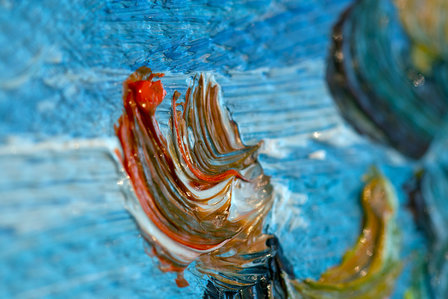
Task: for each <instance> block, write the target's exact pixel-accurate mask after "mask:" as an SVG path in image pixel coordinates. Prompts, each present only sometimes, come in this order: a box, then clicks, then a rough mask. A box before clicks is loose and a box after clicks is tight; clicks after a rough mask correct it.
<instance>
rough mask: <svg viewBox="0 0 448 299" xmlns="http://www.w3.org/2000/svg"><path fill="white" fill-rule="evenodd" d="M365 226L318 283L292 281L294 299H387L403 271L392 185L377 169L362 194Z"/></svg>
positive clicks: (290, 288) (290, 285)
mask: <svg viewBox="0 0 448 299" xmlns="http://www.w3.org/2000/svg"><path fill="white" fill-rule="evenodd" d="M361 201H362V207H363V210H364V214H365V216H364V225H363V228H362V232H361V234H360V236H359V238H358V241H357V242H356V244H355V246H354V247H353V248H352V249H350V250H349V251H347V252H346V254H345V255H344V258H343V260H342V263H341V264H340V265H338V266H336V267H334V268H331V269H329V270H328V271H327V272H325V273H324V274H322V276H321V277H320V279H319V280H318V281H313V280H305V281H297V280H289V279H288V278H286V280H287V281H288V284H289V293H290V296H291V297H292V298H386V297H388V296H389V295H390V293H391V292H392V289H393V286H394V283H395V280H396V278H397V276H398V275H399V273H400V271H401V263H400V261H399V244H398V243H399V242H398V241H397V227H396V224H395V214H396V205H397V201H396V197H395V193H394V191H393V189H392V186H391V185H390V183H389V182H388V181H387V179H386V178H384V177H383V176H382V175H381V174H379V173H378V172H377V171H376V170H375V169H373V170H372V173H371V174H370V177H369V178H368V182H367V184H366V186H365V187H364V190H363V192H362V197H361Z"/></svg>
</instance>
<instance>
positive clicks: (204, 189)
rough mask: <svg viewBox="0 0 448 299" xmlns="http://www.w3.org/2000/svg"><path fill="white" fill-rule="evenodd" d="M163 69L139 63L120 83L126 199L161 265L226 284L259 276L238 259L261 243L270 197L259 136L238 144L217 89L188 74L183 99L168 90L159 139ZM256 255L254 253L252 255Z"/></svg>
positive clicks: (246, 259)
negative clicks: (168, 108) (192, 267)
mask: <svg viewBox="0 0 448 299" xmlns="http://www.w3.org/2000/svg"><path fill="white" fill-rule="evenodd" d="M162 76H163V74H157V73H152V72H151V70H150V69H148V68H145V67H143V68H140V69H139V70H137V71H136V72H135V73H134V74H132V75H131V76H130V77H129V78H128V79H127V80H126V81H125V83H124V96H123V102H124V113H123V115H122V116H121V117H120V119H119V122H118V126H117V127H116V134H117V136H118V137H119V139H120V142H121V146H122V149H123V154H122V163H123V166H124V168H125V170H126V172H127V174H128V175H129V177H130V181H131V182H132V185H133V189H134V191H135V194H136V198H137V199H138V202H133V203H130V204H128V209H129V211H130V212H131V213H132V215H133V216H134V218H135V219H136V221H137V223H138V225H139V227H140V229H141V231H142V232H143V234H144V236H145V238H146V240H147V241H148V242H150V243H151V245H152V246H153V251H154V254H156V255H157V256H158V258H159V260H160V264H161V269H162V270H164V271H175V272H178V273H179V274H180V275H179V278H178V279H177V283H178V285H179V286H186V285H188V283H187V282H186V281H185V280H184V279H183V278H182V275H181V273H182V271H183V270H184V269H185V268H186V267H187V266H188V265H189V264H190V263H191V262H193V261H195V260H196V261H197V269H198V270H199V271H200V272H201V273H205V274H207V275H209V276H212V277H214V278H215V279H216V281H217V282H218V283H222V284H225V285H229V286H244V285H250V284H253V283H254V282H255V281H257V279H258V277H257V275H256V273H250V271H245V272H244V274H242V273H241V272H242V270H244V268H248V267H247V266H245V265H246V264H251V265H252V266H254V264H256V263H257V261H258V262H260V261H259V260H260V259H259V257H260V256H259V253H260V252H263V251H266V250H268V247H267V246H266V239H267V236H265V235H263V234H262V221H263V219H264V217H265V215H266V214H267V212H268V211H269V209H270V207H271V204H272V187H271V185H270V180H269V177H267V176H265V175H264V174H263V170H262V168H261V166H260V164H259V163H258V162H257V157H256V152H257V149H258V148H259V145H254V146H246V145H244V144H243V142H242V141H241V138H240V135H239V132H238V129H237V126H236V124H235V123H234V122H233V121H232V120H230V119H229V117H228V116H227V114H226V113H224V112H223V111H222V110H221V106H220V103H219V95H220V89H219V86H218V85H217V84H216V83H214V82H213V80H212V79H211V78H207V79H206V78H205V77H204V76H203V75H200V76H199V77H195V78H194V80H193V84H192V86H190V88H189V89H188V90H187V92H186V95H185V98H184V101H183V102H182V103H178V100H179V98H180V94H179V93H178V92H175V93H174V95H173V98H172V115H171V119H170V122H169V128H170V132H169V134H168V136H167V138H166V139H165V137H164V136H163V134H162V133H161V131H160V129H159V125H158V123H157V121H156V118H155V111H156V109H157V106H158V105H159V104H160V103H161V102H162V100H163V99H164V97H165V96H166V91H165V90H164V88H163V86H162V83H161V81H160V80H158V81H154V79H155V78H160V77H162ZM255 260H257V261H255Z"/></svg>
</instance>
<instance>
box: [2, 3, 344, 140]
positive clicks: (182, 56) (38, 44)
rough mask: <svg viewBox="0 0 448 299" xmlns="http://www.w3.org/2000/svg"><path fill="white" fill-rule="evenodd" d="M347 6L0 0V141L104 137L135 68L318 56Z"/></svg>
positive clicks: (231, 66) (198, 67)
mask: <svg viewBox="0 0 448 299" xmlns="http://www.w3.org/2000/svg"><path fill="white" fill-rule="evenodd" d="M348 2H349V1H323V0H321V1H311V2H310V1H278V2H276V1H248V2H246V3H245V4H238V1H235V2H231V1H170V2H169V3H168V2H163V1H77V2H76V3H73V2H72V1H55V0H45V1H39V2H36V1H17V2H13V1H3V2H2V3H3V4H2V6H3V7H0V26H2V30H1V31H0V44H1V45H2V47H1V48H0V69H1V70H2V72H1V74H0V81H2V83H1V84H2V85H0V86H2V87H3V88H2V89H0V139H3V140H4V139H5V137H6V136H7V135H9V134H30V135H31V134H32V135H33V136H34V137H37V138H39V137H41V138H43V137H47V136H49V135H61V134H68V135H71V136H83V137H92V136H102V135H111V134H112V124H113V120H114V119H116V117H117V116H118V114H119V112H120V107H121V99H120V98H121V97H120V94H121V82H122V81H123V80H124V79H125V78H126V77H127V75H128V74H129V73H131V72H133V71H134V70H135V69H136V68H138V67H139V66H142V65H148V66H150V67H151V68H152V69H154V70H157V71H163V72H173V73H191V72H194V71H213V72H216V73H222V72H227V71H230V70H240V71H246V70H253V69H256V68H261V67H285V66H290V65H295V64H297V63H298V62H301V61H304V60H306V59H313V58H320V59H322V58H323V57H325V55H326V51H327V45H328V34H329V28H330V26H331V24H332V23H333V22H334V20H335V18H336V17H337V16H338V14H339V12H340V11H341V10H342V9H343V8H344V6H345V5H344V3H348ZM7 3H9V5H7ZM0 5H1V4H0ZM117 70H121V72H119V73H117ZM17 81H19V82H20V83H21V84H19V86H16V84H14V83H16V82H17ZM73 111H76V113H73ZM111 115H112V116H114V117H112V118H111Z"/></svg>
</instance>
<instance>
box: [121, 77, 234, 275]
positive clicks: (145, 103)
mask: <svg viewBox="0 0 448 299" xmlns="http://www.w3.org/2000/svg"><path fill="white" fill-rule="evenodd" d="M155 76H157V77H161V76H163V74H151V75H150V76H149V78H148V79H147V80H137V81H132V78H130V79H129V80H127V81H125V83H124V88H125V100H124V107H125V111H124V113H123V115H122V116H121V117H120V119H119V120H118V127H117V126H116V127H115V132H116V135H117V136H118V138H119V139H120V143H121V146H122V149H123V158H122V164H123V167H124V168H125V170H126V172H127V174H128V175H129V177H130V180H131V183H132V186H133V188H134V191H135V193H136V196H137V198H138V200H139V202H140V205H141V207H142V209H143V210H144V212H145V214H146V215H147V216H148V217H149V218H150V219H151V221H152V222H153V223H154V224H155V225H156V226H157V228H158V229H159V230H160V231H162V232H163V233H164V234H165V235H167V236H168V237H170V238H171V239H173V240H174V241H176V242H178V243H179V244H182V245H184V246H186V247H189V248H192V249H196V250H209V249H212V248H214V247H216V246H219V245H221V244H222V243H224V242H225V241H222V242H218V243H216V244H204V243H209V242H210V240H206V239H204V238H201V237H197V236H185V235H180V234H178V233H176V232H173V231H172V230H170V229H169V228H168V227H167V226H166V225H165V224H164V223H163V221H162V219H164V216H163V215H162V214H161V212H160V211H159V209H158V207H157V205H156V203H155V202H154V198H153V195H152V194H151V192H150V190H149V189H148V186H147V184H146V176H145V173H144V171H143V168H142V166H141V163H140V160H139V155H138V152H139V149H138V144H137V143H138V141H137V138H138V137H137V136H135V134H134V132H135V127H136V125H137V124H138V125H140V126H141V129H142V134H143V135H144V137H145V138H149V139H152V140H153V141H154V142H155V143H156V145H157V149H158V152H159V153H158V154H159V156H160V157H161V158H163V160H164V161H165V162H166V164H167V165H168V167H169V168H170V175H171V176H172V177H173V178H174V181H180V179H179V178H178V176H177V175H176V172H175V167H174V163H173V161H172V158H171V157H170V156H169V153H168V151H167V145H166V140H165V138H164V137H163V135H162V133H161V132H160V129H159V127H158V124H157V121H156V120H155V110H156V108H157V106H158V105H159V104H160V103H161V102H162V101H163V98H164V97H165V95H166V91H165V90H164V89H163V85H162V83H161V82H160V81H156V82H152V81H151V80H152V78H153V77H155ZM176 130H177V127H176ZM177 135H178V132H177ZM190 164H191V163H190ZM226 175H228V174H226ZM206 178H208V177H206ZM213 180H214V178H212V179H211V181H213ZM206 181H207V180H206ZM209 181H210V180H209ZM172 270H174V271H176V269H174V268H173V269H172Z"/></svg>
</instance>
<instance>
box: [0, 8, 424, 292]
mask: <svg viewBox="0 0 448 299" xmlns="http://www.w3.org/2000/svg"><path fill="white" fill-rule="evenodd" d="M349 3H350V1H336V0H327V1H325V0H314V1H305V0H297V1H267V0H266V1H261V0H260V1H245V2H244V4H242V3H239V1H223V0H220V1H180V0H178V1H111V0H108V1H87V0H86V1H74V2H73V1H66V0H63V1H55V0H46V1H45V0H44V1H10V0H2V1H0V29H1V30H0V44H1V45H2V46H1V47H0V169H1V171H0V211H1V214H2V216H1V217H0V264H1V265H2V266H1V267H0V281H1V283H0V293H1V294H2V297H6V298H42V297H49V298H66V297H72V298H89V297H95V298H160V297H161V296H163V297H166V298H173V297H179V298H187V297H188V298H198V297H199V296H200V295H201V294H202V290H203V289H202V288H203V285H204V280H203V279H200V278H198V277H195V276H194V275H193V274H191V273H190V272H189V271H187V275H186V276H187V280H189V282H190V284H191V286H190V287H188V288H186V289H179V288H177V287H176V285H175V283H174V275H173V274H162V273H161V272H160V271H159V270H158V269H157V266H156V265H157V262H156V261H155V260H154V259H153V258H150V257H148V256H147V255H146V253H145V246H144V242H143V240H142V238H141V237H140V235H139V232H138V230H137V229H136V226H135V224H134V222H133V221H132V219H131V217H130V216H129V215H128V213H127V212H126V211H125V210H124V205H123V198H124V193H125V192H124V190H125V188H126V186H123V185H122V184H121V183H122V178H123V174H122V173H121V172H120V168H119V166H118V165H117V163H116V161H115V160H114V159H113V156H112V155H111V149H113V148H114V147H115V146H116V141H115V138H114V135H113V124H114V123H115V122H116V120H117V118H118V116H119V115H120V114H121V109H122V99H121V84H122V82H123V80H124V79H125V78H126V77H127V76H128V75H129V74H130V73H132V72H133V71H134V70H135V69H136V68H138V67H139V66H142V65H147V66H149V67H151V68H152V69H153V70H154V71H158V72H165V73H167V76H166V78H165V79H164V80H163V82H164V84H165V87H166V88H167V90H168V94H169V95H171V94H172V92H173V90H174V89H176V90H179V91H181V92H184V91H185V90H186V88H187V79H188V78H189V77H190V76H191V75H192V74H194V73H195V72H198V71H207V72H211V73H213V74H214V75H215V78H216V80H217V82H219V83H220V84H221V86H222V94H223V102H224V104H225V105H226V107H227V108H228V109H229V111H230V113H231V114H232V115H233V118H234V119H235V120H236V121H237V123H238V124H239V126H240V129H241V132H242V135H243V138H244V139H245V141H246V142H248V143H250V142H253V141H255V140H259V139H265V147H264V148H263V149H262V152H261V155H260V160H261V163H262V165H263V167H264V168H265V171H266V172H267V173H268V174H269V175H271V176H272V177H273V182H274V184H275V186H276V188H277V190H280V191H281V192H280V193H282V195H283V197H282V198H281V199H280V200H278V201H277V202H276V204H275V206H274V208H273V210H272V213H271V215H270V216H269V219H268V221H267V224H268V226H267V228H266V229H267V230H268V231H269V232H273V233H275V234H276V235H277V236H278V237H279V239H280V241H281V244H282V246H283V248H284V251H285V255H286V257H287V258H289V260H290V261H291V263H292V264H293V265H294V271H295V273H296V275H297V277H299V278H306V277H311V278H318V277H319V275H320V273H322V272H323V271H324V270H325V269H327V268H328V267H330V266H332V265H335V264H337V263H338V262H340V259H341V257H342V255H343V253H344V252H345V250H347V248H349V247H350V246H351V245H352V244H353V243H354V242H355V240H356V237H357V235H358V233H359V229H360V225H361V223H360V222H361V216H362V215H361V209H360V206H359V192H360V190H361V188H362V180H361V177H362V175H363V174H364V173H365V172H366V171H367V169H368V167H369V166H370V165H371V164H372V163H376V164H378V165H379V166H380V168H381V169H382V170H383V171H384V172H385V173H386V174H387V175H388V176H390V177H391V178H392V180H393V185H394V186H395V188H396V189H397V191H398V193H399V198H400V202H401V207H400V210H399V224H400V226H401V227H402V238H403V257H404V258H407V259H408V258H409V257H410V254H411V253H412V252H413V251H415V250H417V249H419V248H420V249H421V248H422V247H423V246H424V242H423V239H422V237H421V236H420V235H419V234H418V233H417V232H416V230H415V229H414V224H413V222H412V218H411V215H410V213H409V211H408V210H407V208H406V204H407V203H406V198H405V193H404V191H403V188H402V186H403V183H404V182H405V181H406V180H407V179H408V178H409V177H410V176H411V174H412V171H413V165H412V163H410V162H409V161H406V160H404V159H403V158H401V157H400V156H398V155H397V154H396V153H394V152H390V151H389V150H386V149H384V148H381V147H379V146H376V145H373V144H371V143H370V142H369V141H368V140H366V139H364V138H362V137H360V136H357V135H356V133H354V132H353V131H352V130H351V129H350V128H348V127H347V125H346V124H345V123H344V121H343V120H342V119H341V118H340V116H339V114H338V111H337V109H336V107H335V105H334V103H333V102H332V100H331V98H330V96H329V93H328V91H327V89H326V85H325V82H324V69H325V58H326V55H327V52H328V42H329V37H330V31H331V26H332V24H333V23H334V22H335V20H336V19H337V17H338V15H339V14H340V12H341V11H342V10H343V9H344V8H345V7H346V6H347V5H348V4H349ZM168 109H169V103H168V102H165V103H163V104H162V106H161V108H160V111H159V112H158V117H159V119H160V121H161V123H162V124H163V125H165V126H166V123H167V117H168ZM411 268H412V265H411V263H407V264H406V268H405V269H406V270H405V271H404V274H403V275H402V276H401V277H400V282H399V283H398V285H397V287H396V291H395V297H396V298H401V296H402V294H403V292H404V290H405V289H406V287H407V286H408V285H409V279H410V277H409V276H410V271H409V270H410V269H411Z"/></svg>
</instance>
